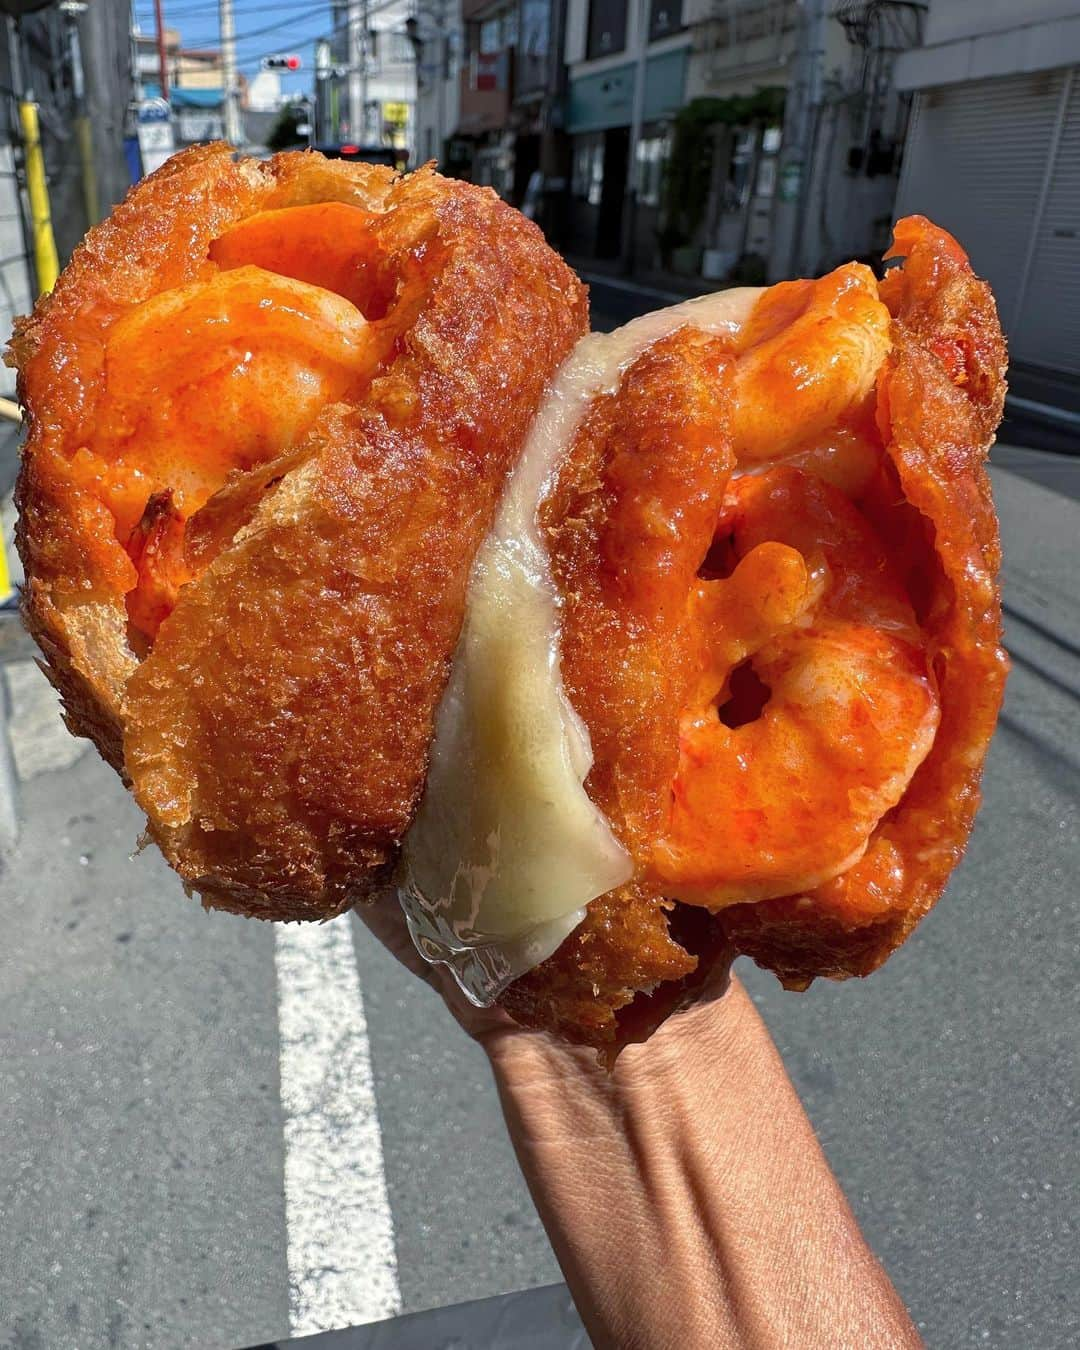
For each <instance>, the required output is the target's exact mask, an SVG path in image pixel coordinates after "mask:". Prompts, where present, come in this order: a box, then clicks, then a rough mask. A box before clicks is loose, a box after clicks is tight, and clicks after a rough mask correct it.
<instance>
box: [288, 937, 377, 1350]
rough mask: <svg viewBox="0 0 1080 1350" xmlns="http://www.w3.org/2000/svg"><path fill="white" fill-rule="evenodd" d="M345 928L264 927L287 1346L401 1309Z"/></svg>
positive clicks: (360, 1009) (363, 1025) (360, 1008)
mask: <svg viewBox="0 0 1080 1350" xmlns="http://www.w3.org/2000/svg"><path fill="white" fill-rule="evenodd" d="M351 923H352V918H351V916H350V915H348V914H345V915H342V916H341V917H340V918H337V919H334V920H333V921H332V922H330V923H327V924H314V923H304V924H275V948H274V955H275V965H276V968H277V982H278V1026H279V1030H280V1034H281V1104H282V1108H283V1111H284V1115H285V1219H286V1224H287V1228H288V1262H289V1322H290V1326H291V1329H292V1334H293V1335H294V1336H304V1335H308V1334H309V1333H311V1332H316V1331H332V1330H334V1329H335V1328H337V1327H347V1326H356V1325H359V1324H362V1323H364V1322H374V1321H378V1320H379V1319H380V1318H384V1317H392V1316H393V1315H394V1314H395V1313H397V1312H399V1311H400V1309H401V1292H400V1290H399V1288H398V1278H397V1255H396V1253H395V1249H394V1223H393V1218H392V1216H391V1213H390V1201H389V1197H388V1195H387V1191H386V1175H385V1173H384V1171H383V1151H382V1135H381V1133H380V1131H379V1117H378V1112H377V1110H376V1105H375V1085H374V1081H373V1078H372V1072H371V1054H370V1051H369V1048H368V1036H367V1022H366V1020H365V1017H364V1000H363V996H362V994H361V992H360V979H359V974H358V972H357V968H356V952H355V949H354V947H353V939H352V931H351V928H350V925H351Z"/></svg>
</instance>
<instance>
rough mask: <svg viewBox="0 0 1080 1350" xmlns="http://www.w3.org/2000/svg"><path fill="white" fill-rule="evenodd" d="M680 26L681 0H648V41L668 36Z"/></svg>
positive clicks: (655, 40) (679, 28)
mask: <svg viewBox="0 0 1080 1350" xmlns="http://www.w3.org/2000/svg"><path fill="white" fill-rule="evenodd" d="M682 26H683V24H682V0H649V41H650V42H657V41H658V40H659V39H660V38H665V37H670V36H671V35H672V33H678V32H679V31H680V30H681V28H682Z"/></svg>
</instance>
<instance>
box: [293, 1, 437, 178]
mask: <svg viewBox="0 0 1080 1350" xmlns="http://www.w3.org/2000/svg"><path fill="white" fill-rule="evenodd" d="M413 8H414V7H413V6H412V5H411V3H410V0H389V3H382V4H379V5H371V6H366V7H365V6H362V5H360V4H358V3H356V0H334V3H333V4H332V5H331V11H332V33H331V36H330V38H329V39H327V40H326V41H324V42H320V43H319V44H318V45H317V47H316V52H315V123H316V140H317V141H319V142H320V143H323V144H342V143H344V142H348V141H351V142H354V143H356V144H358V145H386V146H394V147H395V148H397V149H399V150H405V151H410V152H411V153H412V154H413V155H415V149H414V147H415V143H416V77H417V72H416V56H415V52H414V47H413V42H412V40H411V38H410V35H409V27H408V22H409V19H410V18H411V17H413ZM365 16H367V17H366V26H365Z"/></svg>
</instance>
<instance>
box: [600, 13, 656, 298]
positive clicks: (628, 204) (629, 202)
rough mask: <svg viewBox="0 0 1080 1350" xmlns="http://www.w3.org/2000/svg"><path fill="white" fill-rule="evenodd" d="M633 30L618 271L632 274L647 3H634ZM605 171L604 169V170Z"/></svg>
mask: <svg viewBox="0 0 1080 1350" xmlns="http://www.w3.org/2000/svg"><path fill="white" fill-rule="evenodd" d="M634 30H635V33H636V35H637V60H636V62H635V64H634V98H633V102H632V103H631V105H630V136H629V139H628V143H627V147H626V187H625V189H624V195H623V218H622V240H621V241H620V242H621V245H622V247H621V248H620V253H621V254H622V270H623V272H624V273H625V274H626V275H627V276H633V274H634V254H635V252H636V251H637V249H636V242H637V241H636V238H635V234H636V230H637V204H638V192H637V152H638V143H639V142H640V140H641V124H642V122H643V120H644V116H645V74H646V62H647V61H648V56H649V0H638V3H637V5H636V6H635V8H634ZM605 171H606V170H605Z"/></svg>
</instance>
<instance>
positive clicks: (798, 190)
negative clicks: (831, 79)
mask: <svg viewBox="0 0 1080 1350" xmlns="http://www.w3.org/2000/svg"><path fill="white" fill-rule="evenodd" d="M825 22H826V10H825V0H801V3H800V5H799V29H798V46H797V47H796V49H795V62H794V71H793V74H792V81H791V84H790V86H789V88H788V92H787V99H786V102H785V105H784V138H783V141H782V142H781V145H780V162H779V184H778V188H779V191H778V193H777V202H776V210H775V214H774V216H773V242H772V247H771V249H770V258H769V280H770V281H781V280H783V278H784V277H790V276H795V275H797V274H798V272H799V269H800V268H801V266H802V257H801V254H802V242H803V240H802V236H803V221H804V218H805V215H806V209H807V204H808V201H809V188H810V181H809V180H810V175H811V173H812V171H813V165H812V163H811V160H812V159H813V151H814V144H815V139H816V138H815V136H814V127H815V123H816V121H817V117H818V115H819V112H820V106H821V83H822V71H821V66H822V61H823V59H824V54H825Z"/></svg>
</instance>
